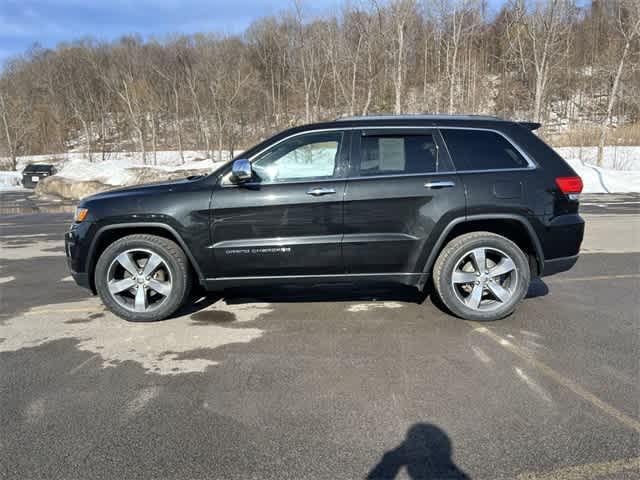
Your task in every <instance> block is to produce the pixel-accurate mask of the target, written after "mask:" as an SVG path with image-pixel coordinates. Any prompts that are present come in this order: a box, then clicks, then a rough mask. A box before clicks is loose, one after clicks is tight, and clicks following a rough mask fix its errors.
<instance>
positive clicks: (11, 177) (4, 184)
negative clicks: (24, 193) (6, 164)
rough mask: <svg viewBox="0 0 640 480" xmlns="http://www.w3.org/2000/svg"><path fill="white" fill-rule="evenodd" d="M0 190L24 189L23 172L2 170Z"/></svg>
mask: <svg viewBox="0 0 640 480" xmlns="http://www.w3.org/2000/svg"><path fill="white" fill-rule="evenodd" d="M0 190H3V191H6V190H22V173H21V172H12V171H7V170H0Z"/></svg>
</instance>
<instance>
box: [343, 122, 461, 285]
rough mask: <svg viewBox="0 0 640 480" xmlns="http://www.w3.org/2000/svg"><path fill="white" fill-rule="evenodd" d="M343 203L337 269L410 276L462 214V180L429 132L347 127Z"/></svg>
mask: <svg viewBox="0 0 640 480" xmlns="http://www.w3.org/2000/svg"><path fill="white" fill-rule="evenodd" d="M353 144H354V148H353V154H352V158H353V162H352V165H351V172H350V176H349V179H348V182H347V186H346V191H345V203H344V224H345V232H344V233H345V235H344V240H343V242H344V243H343V256H344V262H345V268H346V270H347V272H348V273H352V274H386V275H389V274H401V275H406V276H408V277H409V281H411V278H410V277H411V276H414V277H416V278H417V276H418V275H419V274H420V273H421V272H422V268H423V266H424V264H425V262H426V256H427V255H428V253H429V249H430V248H432V245H433V243H434V242H435V237H436V236H437V235H438V234H439V231H440V230H441V229H442V228H443V226H444V225H445V224H446V223H448V222H449V221H450V220H452V219H453V218H455V217H456V216H464V215H465V193H464V185H463V183H462V182H461V181H460V180H459V178H458V176H457V175H456V173H455V172H454V170H453V167H452V164H451V161H450V158H449V156H448V154H447V151H446V148H445V147H444V144H443V143H442V139H441V137H440V135H439V133H438V132H437V130H435V129H428V128H424V129H423V128H419V129H402V128H398V129H395V128H389V129H379V130H375V129H363V130H362V131H361V132H354V137H353Z"/></svg>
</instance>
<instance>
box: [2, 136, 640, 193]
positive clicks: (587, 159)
mask: <svg viewBox="0 0 640 480" xmlns="http://www.w3.org/2000/svg"><path fill="white" fill-rule="evenodd" d="M556 151H557V152H558V153H559V154H560V155H561V156H562V157H563V158H564V159H565V160H567V162H568V163H569V164H570V165H571V166H572V167H573V168H574V170H575V171H576V172H577V173H578V175H580V176H581V177H582V179H583V181H584V192H585V193H627V192H640V146H636V147H606V148H605V152H604V153H605V156H604V165H603V167H597V166H595V163H596V158H597V148H596V147H561V148H556ZM230 157H231V156H230V154H229V152H223V155H222V157H221V158H220V159H218V158H217V157H216V161H213V160H211V159H210V158H206V157H205V155H204V154H203V153H202V152H197V151H185V152H184V158H185V163H182V160H181V158H180V154H179V153H178V152H177V151H161V152H157V153H156V163H157V164H154V165H150V164H149V163H150V162H151V163H152V162H153V155H152V154H147V163H146V164H145V163H144V162H143V161H142V154H141V153H140V152H117V153H111V154H109V155H108V157H107V159H106V160H105V161H101V156H100V155H94V161H93V162H90V161H89V160H88V159H87V157H86V155H85V154H83V153H76V152H71V153H65V154H56V155H35V156H28V157H20V158H18V167H19V170H20V171H21V170H22V168H24V166H26V165H27V164H29V163H53V164H55V165H56V168H57V169H58V173H57V175H55V177H58V178H60V179H63V180H65V182H64V183H65V184H66V183H78V182H88V183H89V184H90V185H91V188H94V187H95V186H96V185H98V184H102V185H103V186H104V188H112V187H119V186H124V185H135V184H138V183H146V182H151V181H156V180H164V179H169V178H180V176H183V177H186V176H188V175H194V174H199V173H200V174H201V173H207V172H210V171H212V170H213V169H214V168H217V167H219V166H220V165H221V163H220V162H224V161H228V160H229V159H230ZM20 179H21V175H20V173H18V172H0V189H7V188H20V184H21V183H20ZM62 186H63V185H62V183H61V184H60V188H61V189H62ZM64 188H65V189H66V188H67V187H66V185H65V186H64ZM80 190H82V191H83V192H84V188H81V189H80ZM65 191H66V190H65ZM50 193H53V192H50Z"/></svg>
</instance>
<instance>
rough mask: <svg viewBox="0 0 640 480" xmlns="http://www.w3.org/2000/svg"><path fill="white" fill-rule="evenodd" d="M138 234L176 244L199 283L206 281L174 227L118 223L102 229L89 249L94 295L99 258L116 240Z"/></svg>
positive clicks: (88, 267) (88, 262)
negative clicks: (160, 238) (148, 235)
mask: <svg viewBox="0 0 640 480" xmlns="http://www.w3.org/2000/svg"><path fill="white" fill-rule="evenodd" d="M138 233H146V234H150V235H157V236H159V237H163V238H166V239H168V240H173V241H174V242H176V243H177V244H178V245H179V246H180V248H182V250H183V251H184V253H185V254H186V255H187V259H188V260H189V264H190V265H191V268H192V269H193V272H195V274H196V276H197V277H198V281H199V283H202V282H203V281H204V277H203V275H202V271H201V270H200V267H199V266H198V263H197V262H196V260H195V258H194V257H193V254H192V253H191V250H190V249H189V247H188V246H187V244H186V243H185V242H184V240H183V239H182V237H181V236H180V235H179V234H178V232H177V231H176V230H175V229H174V228H173V227H171V226H170V225H167V224H166V223H150V222H144V223H140V222H136V223H118V224H114V225H106V226H104V227H102V228H100V229H99V230H98V231H97V232H96V234H95V236H94V238H93V240H92V242H91V246H90V247H89V254H88V257H87V267H86V269H87V273H88V277H89V284H90V285H89V286H90V288H91V291H92V292H93V293H94V294H95V293H96V286H95V279H94V271H95V266H96V263H97V261H98V258H100V255H101V254H102V252H103V251H104V250H105V249H106V248H107V247H108V246H109V245H111V244H112V243H113V242H115V241H116V240H119V239H121V238H123V237H126V236H127V235H133V234H138Z"/></svg>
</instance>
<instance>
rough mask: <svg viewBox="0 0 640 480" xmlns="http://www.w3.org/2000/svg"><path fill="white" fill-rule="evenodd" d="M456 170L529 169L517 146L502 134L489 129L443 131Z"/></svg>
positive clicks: (444, 129)
mask: <svg viewBox="0 0 640 480" xmlns="http://www.w3.org/2000/svg"><path fill="white" fill-rule="evenodd" d="M440 131H441V133H442V136H443V137H444V141H445V143H446V144H447V148H448V149H449V153H450V154H451V157H452V159H453V163H454V164H455V166H456V170H458V171H465V170H504V169H509V168H527V167H528V166H529V164H528V163H527V160H526V159H525V158H524V157H523V156H522V154H521V153H520V152H519V151H518V149H517V148H516V147H515V146H514V145H513V144H512V143H511V142H509V141H508V140H507V139H506V138H505V137H503V136H502V135H500V134H499V133H496V132H492V131H489V130H464V129H460V130H457V129H446V128H443V129H441V130H440Z"/></svg>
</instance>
